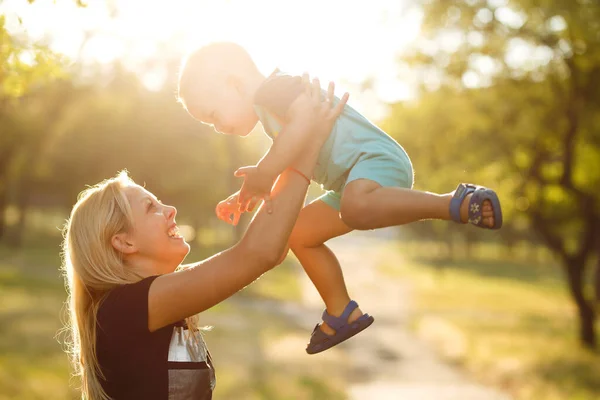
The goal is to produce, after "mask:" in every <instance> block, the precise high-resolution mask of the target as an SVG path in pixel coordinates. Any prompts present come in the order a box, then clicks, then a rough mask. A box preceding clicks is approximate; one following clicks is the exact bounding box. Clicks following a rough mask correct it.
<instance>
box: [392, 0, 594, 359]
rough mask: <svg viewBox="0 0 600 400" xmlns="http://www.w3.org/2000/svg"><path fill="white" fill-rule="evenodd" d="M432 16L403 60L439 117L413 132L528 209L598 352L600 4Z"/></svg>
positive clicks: (524, 3)
mask: <svg viewBox="0 0 600 400" xmlns="http://www.w3.org/2000/svg"><path fill="white" fill-rule="evenodd" d="M424 12H425V14H424V15H425V18H424V21H423V39H422V41H421V42H420V43H418V45H417V46H415V50H414V51H413V52H412V54H409V55H408V56H406V57H404V59H403V60H402V61H403V62H406V63H408V64H409V65H411V66H412V67H413V68H416V69H418V70H419V71H420V73H421V76H422V77H423V89H424V90H423V92H424V93H427V91H432V90H433V91H438V94H439V96H438V97H436V99H437V101H438V106H439V108H438V109H437V110H436V111H432V110H431V109H430V110H429V112H422V113H421V115H420V117H421V118H428V119H427V120H426V122H425V120H423V119H421V120H420V121H418V124H420V125H413V127H412V129H413V130H418V129H420V128H423V127H424V126H425V125H426V126H427V129H429V130H431V131H432V132H431V134H429V135H428V136H427V135H426V137H425V138H424V139H423V140H425V141H430V142H429V144H430V145H432V153H433V154H432V155H433V156H434V157H437V156H441V160H442V161H443V162H440V166H443V168H444V170H445V171H447V170H448V168H453V167H452V166H460V165H461V164H463V165H465V166H469V167H471V168H479V171H478V173H481V172H482V171H487V173H491V174H493V175H495V176H496V177H497V179H498V181H497V182H499V183H500V184H501V188H500V189H501V190H503V191H504V198H503V201H504V205H505V208H507V209H508V210H510V213H511V215H512V211H513V210H516V211H518V210H525V209H527V212H526V213H524V214H522V215H524V216H526V217H527V218H528V220H529V222H530V223H531V226H532V228H533V229H534V230H535V232H536V233H537V234H538V235H539V236H540V237H541V239H542V240H543V241H544V243H545V244H546V245H547V246H548V247H549V248H550V249H551V250H552V251H553V252H554V253H555V254H556V255H557V256H558V258H559V260H560V261H561V262H562V264H563V265H564V268H565V271H566V276H567V281H568V287H569V289H570V293H571V294H572V297H573V299H574V302H575V304H576V306H577V310H578V314H579V317H580V329H579V331H580V339H581V342H582V344H583V345H585V346H587V347H595V346H596V335H595V330H594V322H595V312H594V306H593V301H592V299H591V298H590V297H589V295H588V292H587V291H586V290H585V279H586V276H589V275H588V274H586V268H589V267H590V266H592V264H593V262H594V260H595V259H596V258H597V257H600V118H599V115H600V113H598V109H599V106H600V93H599V92H598V90H597V88H598V87H600V3H599V2H597V1H591V0H577V1H567V0H556V1H549V0H546V1H533V0H519V1H517V0H511V1H509V0H488V1H484V0H464V1H458V0H456V1H447V0H429V1H427V2H426V4H425V5H424ZM449 39H454V40H449ZM432 77H433V78H432ZM432 96H433V95H432V94H424V95H423V98H422V100H423V99H425V98H427V99H428V100H427V101H432V100H431V98H432ZM434 97H435V96H434ZM397 120H398V111H397V112H396V116H394V115H393V116H392V118H391V121H392V122H393V121H397ZM444 135H447V136H446V137H445V138H444ZM435 137H437V138H438V141H439V143H436V142H435ZM451 149H454V150H451ZM432 158H433V157H432ZM477 166H479V167H477ZM502 177H503V178H502ZM509 200H512V201H509ZM506 206H508V207H506ZM515 216H516V217H520V216H521V215H519V214H516V215H515ZM599 279H600V278H599Z"/></svg>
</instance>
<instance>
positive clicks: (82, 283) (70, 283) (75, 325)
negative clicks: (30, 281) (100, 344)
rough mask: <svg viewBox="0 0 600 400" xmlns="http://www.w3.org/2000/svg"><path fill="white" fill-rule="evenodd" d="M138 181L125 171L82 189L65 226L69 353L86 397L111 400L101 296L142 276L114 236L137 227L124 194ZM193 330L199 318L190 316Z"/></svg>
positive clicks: (64, 257)
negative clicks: (103, 364)
mask: <svg viewBox="0 0 600 400" xmlns="http://www.w3.org/2000/svg"><path fill="white" fill-rule="evenodd" d="M132 186H136V184H135V182H134V181H133V180H132V179H131V178H130V177H129V174H128V172H127V171H121V172H120V173H118V174H117V175H116V176H115V177H114V178H111V179H107V180H104V181H102V182H100V183H98V184H97V185H94V186H91V187H88V188H87V189H85V190H84V191H83V192H81V193H80V194H79V196H78V198H77V203H76V204H75V206H74V207H73V210H72V211H71V215H70V217H69V219H68V220H67V222H66V224H65V226H64V229H63V236H64V240H63V244H62V272H63V275H64V278H65V286H66V289H67V294H68V298H67V303H66V305H67V309H68V317H67V323H66V325H65V328H64V329H65V330H66V331H67V332H68V334H69V335H68V339H67V340H66V344H67V352H68V353H69V355H70V358H71V363H72V365H73V367H74V370H75V376H76V377H78V378H80V379H81V391H82V398H84V399H89V400H109V399H110V398H109V397H108V395H107V394H106V392H105V391H104V390H103V388H102V386H101V384H100V379H104V375H103V373H102V371H101V369H100V366H99V364H98V358H97V356H96V316H97V313H98V308H99V306H100V304H101V301H102V300H103V299H104V297H105V296H106V294H108V292H109V291H110V290H111V289H113V288H115V287H117V286H120V285H125V284H129V283H135V282H138V281H140V280H141V279H143V278H144V276H142V275H141V274H140V273H139V272H138V271H136V270H135V268H133V267H132V266H128V265H125V263H124V261H123V257H122V254H121V253H120V252H119V251H117V250H116V249H115V248H114V247H113V245H112V237H113V236H114V235H115V234H117V233H121V232H127V231H129V230H131V229H132V227H133V217H132V211H131V206H130V204H129V201H128V199H127V196H126V194H125V189H126V188H127V187H132ZM188 326H189V327H190V331H192V330H193V329H194V328H195V327H196V326H197V325H196V324H195V319H192V318H190V319H188Z"/></svg>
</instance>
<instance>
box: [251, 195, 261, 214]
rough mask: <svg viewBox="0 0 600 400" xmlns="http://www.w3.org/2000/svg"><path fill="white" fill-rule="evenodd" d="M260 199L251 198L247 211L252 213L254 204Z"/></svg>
mask: <svg viewBox="0 0 600 400" xmlns="http://www.w3.org/2000/svg"><path fill="white" fill-rule="evenodd" d="M259 200H260V199H259V198H257V197H256V196H252V199H250V202H249V203H248V211H249V212H252V211H254V207H256V204H257V203H258V201H259Z"/></svg>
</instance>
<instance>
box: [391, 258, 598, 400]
mask: <svg viewBox="0 0 600 400" xmlns="http://www.w3.org/2000/svg"><path fill="white" fill-rule="evenodd" d="M381 268H382V270H383V271H385V272H386V273H387V274H388V275H389V276H390V277H397V278H402V279H408V280H409V281H411V282H412V283H413V287H414V291H415V302H416V304H415V318H414V321H413V325H414V329H415V330H416V331H417V332H418V333H419V335H420V336H422V337H423V338H424V339H425V340H427V341H429V342H430V343H431V344H432V345H433V346H435V347H436V348H437V350H438V351H439V352H440V353H441V354H442V355H444V356H446V357H447V358H448V360H450V361H452V362H455V363H457V364H460V365H462V366H464V367H465V368H466V369H467V370H468V371H470V372H471V373H472V374H473V375H475V376H476V377H477V378H478V379H479V380H481V381H482V382H484V383H488V384H490V385H493V386H496V387H499V388H502V389H504V390H506V391H508V392H510V393H511V394H513V395H514V396H515V398H516V399H544V400H554V399H556V400H558V399H561V400H562V399H573V400H576V399H582V400H583V399H596V398H599V397H600V353H598V352H590V351H587V350H584V349H582V348H581V346H580V345H579V342H578V338H577V327H578V319H577V315H576V310H575V307H574V305H573V303H572V300H571V299H570V297H569V296H568V293H567V290H566V285H565V283H564V280H563V277H562V274H561V271H560V268H559V267H558V266H554V265H553V264H551V263H549V264H544V265H535V264H527V263H511V262H508V261H506V262H500V261H493V260H487V261H478V262H459V263H451V262H439V261H433V260H422V259H421V260H419V259H414V260H412V261H408V262H407V263H406V265H403V266H401V267H398V266H393V267H392V266H390V265H382V266H381ZM598 330H599V331H600V324H599V326H598Z"/></svg>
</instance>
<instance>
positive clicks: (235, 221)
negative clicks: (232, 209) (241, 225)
mask: <svg viewBox="0 0 600 400" xmlns="http://www.w3.org/2000/svg"><path fill="white" fill-rule="evenodd" d="M241 216H242V213H233V221H232V222H231V224H232V225H233V226H237V224H238V222H240V217H241Z"/></svg>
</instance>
